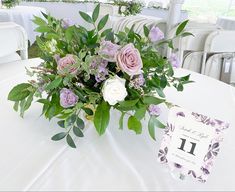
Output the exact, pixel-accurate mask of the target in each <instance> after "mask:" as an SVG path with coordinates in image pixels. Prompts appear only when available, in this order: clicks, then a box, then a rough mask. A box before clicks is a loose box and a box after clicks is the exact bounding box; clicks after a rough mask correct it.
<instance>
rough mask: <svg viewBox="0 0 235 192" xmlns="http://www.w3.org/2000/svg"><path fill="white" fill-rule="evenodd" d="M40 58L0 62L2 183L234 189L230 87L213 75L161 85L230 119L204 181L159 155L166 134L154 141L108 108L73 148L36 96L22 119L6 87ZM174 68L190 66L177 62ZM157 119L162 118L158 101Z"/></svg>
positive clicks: (180, 100)
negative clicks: (101, 124) (180, 85)
mask: <svg viewBox="0 0 235 192" xmlns="http://www.w3.org/2000/svg"><path fill="white" fill-rule="evenodd" d="M38 62H39V60H30V61H21V62H16V63H8V64H6V65H0V98H1V99H0V120H1V121H0V122H1V126H0V133H1V134H0V152H1V158H0V190H17V191H19V190H32V191H38V190H44V191H48V190H62V191H68V190H96V191H97V190H138V191H140V190H160V191H165V190H172V191H183V190H185V191H191V190H199V191H209V190H220V191H225V190H235V183H234V172H235V164H234V162H235V155H234V146H235V139H234V137H235V118H234V114H235V102H234V98H235V89H234V88H232V87H230V86H228V85H226V84H223V83H221V82H219V81H217V80H214V79H212V78H209V77H206V76H202V75H200V74H197V73H192V80H194V81H195V83H192V84H190V85H188V86H186V87H185V91H184V92H182V93H178V92H176V91H175V90H173V89H168V90H167V91H166V93H167V98H168V100H169V101H172V102H175V103H176V104H178V105H180V106H182V107H185V108H188V109H189V110H193V111H196V112H201V113H204V114H207V115H210V116H212V117H215V118H219V119H222V120H225V121H228V122H229V123H230V124H231V127H230V129H229V130H228V132H227V135H226V137H225V142H224V143H223V146H222V149H221V153H220V154H219V156H218V159H217V160H216V162H215V166H214V169H213V171H212V174H211V176H210V178H209V180H208V182H207V183H205V184H201V183H198V182H194V181H190V180H189V181H178V180H175V179H173V177H172V176H171V175H170V173H169V172H168V170H167V169H166V168H164V167H163V166H162V165H161V164H159V163H158V161H157V152H158V149H159V144H160V141H161V136H162V134H163V131H162V130H157V141H156V142H154V141H153V140H151V138H150V137H149V135H148V132H147V127H146V123H144V127H145V129H144V133H143V134H142V135H139V136H136V135H135V134H134V133H133V132H131V131H129V130H127V128H126V127H125V128H124V130H123V131H121V130H119V129H118V125H117V124H118V123H117V119H118V117H119V115H116V114H117V113H116V112H113V115H112V117H111V123H110V126H109V127H108V130H107V132H106V134H105V135H103V136H102V137H99V136H98V135H97V133H96V131H95V129H94V127H93V125H92V124H91V123H88V124H87V126H86V131H85V138H83V139H80V140H79V141H77V142H76V143H77V145H78V148H77V149H75V150H74V149H71V148H69V147H67V145H66V144H65V142H63V141H62V142H53V141H50V137H51V136H52V135H53V134H56V133H58V132H59V131H61V129H60V128H58V126H57V125H56V122H55V121H51V122H48V121H47V120H45V119H44V118H42V117H41V118H40V117H39V115H40V112H41V107H40V105H39V104H36V103H34V104H33V106H32V108H31V109H30V111H28V113H27V114H26V116H25V118H24V119H22V118H20V117H19V116H18V114H17V113H15V112H14V111H13V109H12V103H11V102H9V101H7V94H8V92H9V90H10V89H11V88H12V86H14V85H15V84H16V83H20V82H23V81H26V80H27V79H28V78H27V77H26V75H25V69H24V67H25V66H29V64H30V65H35V64H37V63H38ZM176 72H177V74H179V75H184V74H188V73H189V71H186V70H182V69H179V70H177V71H176ZM162 110H163V113H162V116H161V118H162V120H166V118H167V110H165V109H163V108H162Z"/></svg>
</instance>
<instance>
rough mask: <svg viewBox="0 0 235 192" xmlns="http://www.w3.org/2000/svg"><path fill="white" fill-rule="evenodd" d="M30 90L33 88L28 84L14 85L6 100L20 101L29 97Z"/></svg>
mask: <svg viewBox="0 0 235 192" xmlns="http://www.w3.org/2000/svg"><path fill="white" fill-rule="evenodd" d="M30 88H33V86H32V85H31V84H29V83H22V84H19V85H16V86H15V87H14V88H13V89H12V90H11V91H10V93H9V95H8V100H10V101H21V100H23V99H25V98H26V97H28V96H29V94H30V91H29V90H30Z"/></svg>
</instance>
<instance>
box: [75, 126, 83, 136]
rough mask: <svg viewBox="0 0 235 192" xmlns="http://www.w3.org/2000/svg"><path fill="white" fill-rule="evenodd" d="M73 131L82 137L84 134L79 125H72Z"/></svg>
mask: <svg viewBox="0 0 235 192" xmlns="http://www.w3.org/2000/svg"><path fill="white" fill-rule="evenodd" d="M73 132H74V134H75V135H76V136H77V137H84V135H83V133H82V131H81V129H80V128H79V127H73Z"/></svg>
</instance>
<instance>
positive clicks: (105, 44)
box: [99, 41, 120, 62]
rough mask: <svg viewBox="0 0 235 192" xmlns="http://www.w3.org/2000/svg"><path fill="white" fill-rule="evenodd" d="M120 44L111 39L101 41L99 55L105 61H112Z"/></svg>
mask: <svg viewBox="0 0 235 192" xmlns="http://www.w3.org/2000/svg"><path fill="white" fill-rule="evenodd" d="M118 49H120V46H119V45H117V44H114V43H112V42H111V41H102V42H101V44H100V50H99V55H100V56H101V57H103V58H104V59H106V60H107V61H110V62H114V61H115V56H116V53H117V51H118Z"/></svg>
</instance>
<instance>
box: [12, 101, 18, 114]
mask: <svg viewBox="0 0 235 192" xmlns="http://www.w3.org/2000/svg"><path fill="white" fill-rule="evenodd" d="M13 109H14V110H15V111H16V112H17V111H18V109H19V101H16V102H15V104H14V107H13Z"/></svg>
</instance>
